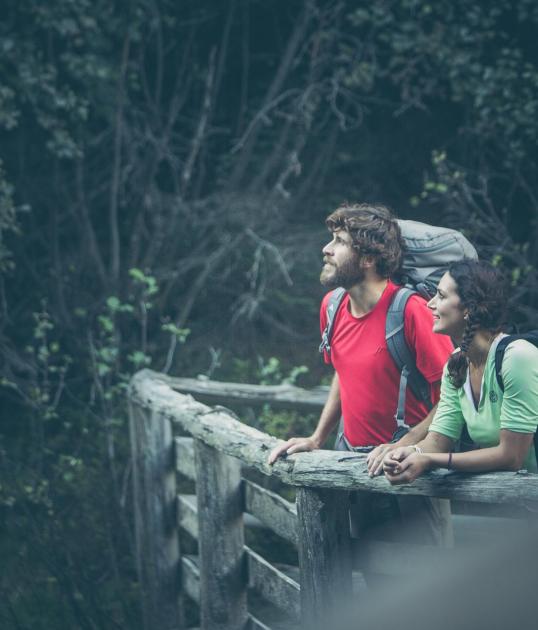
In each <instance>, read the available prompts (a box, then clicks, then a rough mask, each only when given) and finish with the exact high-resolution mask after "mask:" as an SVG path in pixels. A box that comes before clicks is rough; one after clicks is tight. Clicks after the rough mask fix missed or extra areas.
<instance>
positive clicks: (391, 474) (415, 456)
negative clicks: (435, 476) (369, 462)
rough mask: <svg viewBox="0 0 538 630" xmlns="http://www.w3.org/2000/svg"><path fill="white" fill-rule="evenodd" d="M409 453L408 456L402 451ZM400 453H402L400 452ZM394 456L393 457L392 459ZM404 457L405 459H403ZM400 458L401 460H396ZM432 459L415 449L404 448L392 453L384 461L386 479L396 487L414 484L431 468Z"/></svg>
mask: <svg viewBox="0 0 538 630" xmlns="http://www.w3.org/2000/svg"><path fill="white" fill-rule="evenodd" d="M404 450H405V451H407V455H405V454H404V453H402V452H401V451H404ZM398 451H400V452H398ZM391 455H392V457H391ZM402 455H403V457H401V456H402ZM395 456H396V457H398V456H400V457H401V459H396V457H395ZM431 463H432V462H431V459H430V457H429V456H428V455H427V454H425V453H417V452H416V451H415V449H413V448H410V447H404V448H403V449H397V451H394V452H393V453H390V454H389V455H388V456H387V457H386V458H385V460H384V461H383V472H384V473H385V477H386V478H387V479H388V480H389V481H390V483H391V484H392V485H394V486H396V485H400V484H403V483H412V482H413V481H415V479H416V478H417V477H420V475H422V474H423V473H425V472H426V471H428V470H429V469H430V468H431Z"/></svg>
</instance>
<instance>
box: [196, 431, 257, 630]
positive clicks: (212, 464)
mask: <svg viewBox="0 0 538 630" xmlns="http://www.w3.org/2000/svg"><path fill="white" fill-rule="evenodd" d="M194 449H195V461H196V497H197V507H198V548H199V557H200V619H201V624H200V625H201V627H202V628H203V629H204V630H208V629H211V630H219V629H222V630H225V629H226V630H229V629H233V628H237V629H239V628H243V627H244V626H245V624H246V622H247V580H246V574H245V573H246V572H245V563H244V549H243V547H244V535H243V496H242V481H241V463H240V462H239V461H238V460H237V459H233V458H231V457H228V456H227V455H224V454H223V453H220V452H219V451H217V450H215V449H214V448H212V447H210V446H207V444H204V443H203V442H201V441H199V440H196V441H195V444H194Z"/></svg>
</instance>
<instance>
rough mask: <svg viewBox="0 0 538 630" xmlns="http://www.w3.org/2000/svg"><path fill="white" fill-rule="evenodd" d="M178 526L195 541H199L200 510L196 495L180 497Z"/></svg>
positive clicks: (181, 495)
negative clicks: (197, 505)
mask: <svg viewBox="0 0 538 630" xmlns="http://www.w3.org/2000/svg"><path fill="white" fill-rule="evenodd" d="M177 524H178V525H179V527H181V528H183V529H184V530H185V531H186V532H187V533H188V534H190V535H191V536H192V537H193V538H194V539H195V540H198V509H197V507H196V495H195V494H179V495H178V497H177Z"/></svg>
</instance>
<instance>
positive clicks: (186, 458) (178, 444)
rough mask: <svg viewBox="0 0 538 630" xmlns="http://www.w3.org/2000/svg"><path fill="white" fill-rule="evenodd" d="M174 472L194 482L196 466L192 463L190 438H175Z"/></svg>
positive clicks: (191, 442) (192, 453)
mask: <svg viewBox="0 0 538 630" xmlns="http://www.w3.org/2000/svg"><path fill="white" fill-rule="evenodd" d="M174 442H175V451H176V471H177V472H178V473H179V474H181V475H183V476H184V477H187V479H190V480H191V481H196V466H195V463H194V444H193V439H192V438H190V437H176V438H175V440H174Z"/></svg>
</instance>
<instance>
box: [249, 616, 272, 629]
mask: <svg viewBox="0 0 538 630" xmlns="http://www.w3.org/2000/svg"><path fill="white" fill-rule="evenodd" d="M247 628H248V630H272V628H270V627H269V626H266V625H265V624H264V623H263V622H262V621H260V620H259V619H257V618H256V617H255V616H254V615H253V614H252V613H249V616H248V626H247Z"/></svg>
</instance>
